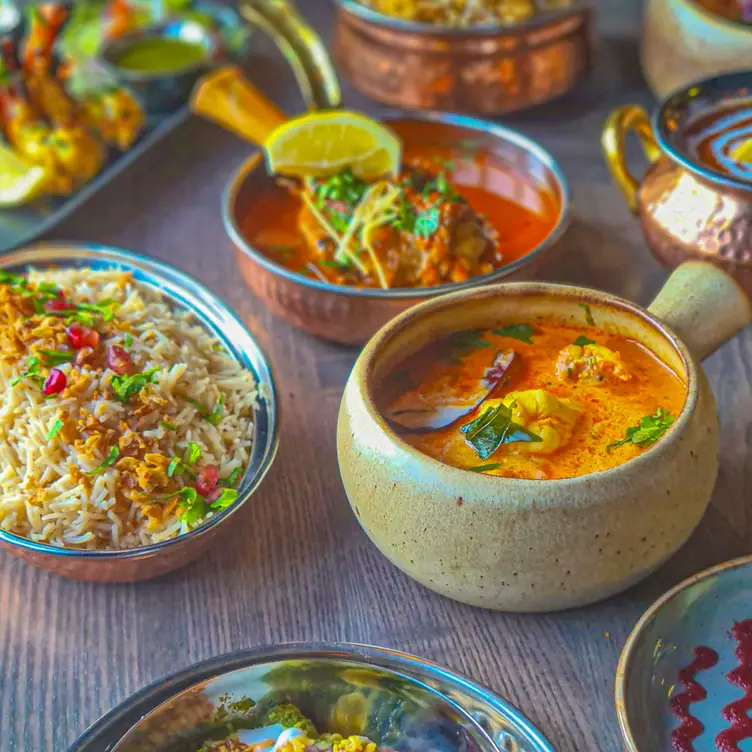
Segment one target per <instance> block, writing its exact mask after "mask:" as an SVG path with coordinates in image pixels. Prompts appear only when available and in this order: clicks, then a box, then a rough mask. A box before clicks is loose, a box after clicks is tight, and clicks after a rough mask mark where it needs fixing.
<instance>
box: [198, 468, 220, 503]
mask: <svg viewBox="0 0 752 752" xmlns="http://www.w3.org/2000/svg"><path fill="white" fill-rule="evenodd" d="M218 481H219V473H218V472H217V466H216V465H207V466H206V467H204V468H203V469H202V470H201V472H199V474H198V477H197V478H196V490H197V491H198V492H199V493H200V494H201V495H202V496H208V495H209V494H210V493H211V492H212V491H213V490H214V488H215V487H216V485H217V482H218Z"/></svg>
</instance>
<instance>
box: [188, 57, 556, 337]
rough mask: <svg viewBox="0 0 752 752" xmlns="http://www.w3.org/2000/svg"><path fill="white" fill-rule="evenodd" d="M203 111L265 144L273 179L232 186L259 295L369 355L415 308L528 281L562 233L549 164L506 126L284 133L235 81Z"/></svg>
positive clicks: (283, 125) (258, 166) (282, 124)
mask: <svg viewBox="0 0 752 752" xmlns="http://www.w3.org/2000/svg"><path fill="white" fill-rule="evenodd" d="M241 92H244V93H241ZM194 109H195V110H196V111H198V112H199V113H200V114H202V115H204V116H206V117H209V118H211V119H214V120H218V121H219V122H221V123H222V124H224V125H226V126H228V127H231V128H232V129H234V130H236V131H238V132H240V133H242V134H243V135H245V136H246V137H248V138H250V139H251V140H254V141H256V142H257V143H262V144H263V147H264V154H265V156H266V170H264V167H263V164H262V163H261V161H260V160H259V158H258V157H255V158H252V159H251V160H250V161H249V162H247V163H246V165H244V166H243V167H242V168H241V170H240V171H239V173H238V174H237V175H236V177H235V178H234V179H233V180H232V182H231V184H230V187H229V189H228V192H227V194H226V197H225V207H224V211H225V222H226V226H227V229H228V232H229V234H230V236H231V238H232V240H233V243H234V244H235V246H236V249H237V251H238V261H239V264H240V268H241V271H243V274H244V276H245V278H246V281H247V282H248V283H249V285H250V286H251V288H252V289H253V290H254V292H255V293H256V294H257V295H259V296H260V297H261V298H262V299H264V301H265V302H266V303H267V305H268V306H269V307H270V308H271V309H272V310H273V311H274V312H275V313H277V314H279V315H281V316H283V317H285V318H286V319H288V320H289V321H291V322H292V323H293V324H295V325H297V326H299V327H300V328H303V329H305V330H306V331H308V332H310V333H312V334H316V335H318V336H322V337H325V338H327V339H331V340H335V341H339V342H344V343H361V342H363V341H365V339H367V338H368V337H369V336H370V335H371V334H373V332H374V331H376V329H378V328H379V326H381V325H382V324H383V323H384V322H385V321H386V320H388V319H389V318H391V316H393V315H394V314H395V313H397V312H399V311H400V310H402V309H404V308H406V307H408V306H409V305H411V304H412V303H414V302H416V301H417V300H419V299H422V298H425V297H428V296H432V295H437V294H440V293H443V292H446V291H447V290H448V289H455V288H457V287H458V286H467V285H475V284H482V283H483V282H485V281H488V280H490V279H496V278H499V277H507V276H510V275H513V274H525V275H530V274H532V273H533V270H534V268H536V267H537V264H538V263H540V262H541V261H542V257H543V255H544V254H545V253H546V251H548V250H549V249H551V248H552V245H553V243H554V242H555V240H556V239H557V238H558V236H559V235H560V233H561V232H562V231H563V229H564V227H565V225H566V221H567V216H566V215H567V211H568V192H567V187H566V184H565V182H564V179H563V177H562V175H561V173H560V171H559V170H558V168H557V167H556V165H555V164H554V163H553V160H552V159H551V158H550V157H549V156H548V155H547V154H546V153H545V152H543V150H542V149H540V147H538V146H537V145H535V144H533V143H531V142H529V141H528V140H527V139H525V138H524V137H523V136H521V135H520V134H517V133H514V132H512V131H508V130H506V129H503V128H501V127H498V126H490V125H487V124H485V123H480V122H478V121H473V120H470V119H467V118H461V117H456V116H455V117H453V116H448V115H426V116H415V117H406V116H403V115H399V114H397V113H395V114H388V115H387V116H385V117H384V118H383V119H382V122H378V121H375V120H372V119H370V118H367V117H365V116H363V115H360V114H358V113H351V112H343V111H331V112H327V113H319V114H312V115H308V116H303V117H299V118H294V119H292V120H287V119H286V118H285V116H284V115H283V114H282V113H281V112H279V110H277V109H276V108H274V107H273V105H271V104H270V103H269V102H267V101H265V100H263V98H261V95H260V94H258V92H255V91H254V90H253V89H252V88H250V86H249V84H247V82H243V81H242V79H240V78H239V77H238V74H237V72H235V71H233V70H227V71H222V72H220V73H217V74H213V75H212V76H211V77H209V78H208V79H206V80H205V81H204V83H203V84H202V85H201V86H200V87H199V89H198V91H197V93H196V95H195V97H194Z"/></svg>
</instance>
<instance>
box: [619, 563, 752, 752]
mask: <svg viewBox="0 0 752 752" xmlns="http://www.w3.org/2000/svg"><path fill="white" fill-rule="evenodd" d="M750 564H752V554H746V555H745V556H740V557H738V558H736V559H731V560H729V561H724V562H721V563H720V564H715V565H713V566H712V567H708V568H707V569H703V570H701V571H700V572H697V573H696V574H693V575H691V576H689V577H687V578H686V579H685V580H682V581H681V582H680V583H679V584H677V585H674V587H672V588H671V589H670V590H668V591H667V592H665V593H664V594H663V595H661V596H660V597H659V598H657V599H656V600H655V601H654V602H653V603H652V604H651V605H650V606H649V607H648V609H647V610H646V611H645V612H644V613H643V615H642V616H641V617H640V618H639V620H638V621H637V623H636V624H635V625H634V627H632V631H631V632H630V633H629V636H628V637H627V641H626V642H625V643H624V647H623V648H622V651H621V655H620V656H619V662H618V663H617V665H616V676H615V679H614V701H615V703H616V718H617V720H618V722H619V731H620V732H621V737H622V740H623V742H624V745H625V747H626V749H627V752H646V751H641V750H640V748H639V747H638V746H637V743H636V741H635V739H634V736H633V735H632V726H631V723H630V718H629V711H628V703H627V675H628V673H629V668H630V663H631V660H632V658H633V656H634V654H635V652H636V650H637V648H638V646H639V642H640V640H641V638H642V636H643V634H644V633H645V630H646V629H647V628H648V627H649V626H650V624H651V623H652V622H653V619H654V618H655V616H656V615H657V614H658V612H659V611H660V610H661V609H662V608H663V607H664V606H665V605H666V604H667V603H668V602H669V601H672V600H673V599H674V598H675V597H676V596H678V595H679V594H680V593H682V592H684V591H685V590H687V589H688V588H691V587H693V586H694V585H696V584H697V583H698V582H702V581H703V580H706V579H709V578H710V577H714V576H715V575H717V574H721V573H722V572H726V571H729V570H732V569H740V568H742V567H746V566H748V565H750Z"/></svg>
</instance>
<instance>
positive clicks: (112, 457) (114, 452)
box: [86, 445, 120, 475]
mask: <svg viewBox="0 0 752 752" xmlns="http://www.w3.org/2000/svg"><path fill="white" fill-rule="evenodd" d="M119 456H120V449H118V447H117V446H114V445H113V446H111V447H110V451H109V452H107V458H106V459H105V461H104V462H103V463H102V464H101V465H99V467H95V468H94V469H93V470H89V471H88V472H87V473H86V474H87V475H96V474H97V473H101V472H102V470H104V469H105V468H107V467H109V466H110V465H114V464H115V463H116V462H117V458H118V457H119Z"/></svg>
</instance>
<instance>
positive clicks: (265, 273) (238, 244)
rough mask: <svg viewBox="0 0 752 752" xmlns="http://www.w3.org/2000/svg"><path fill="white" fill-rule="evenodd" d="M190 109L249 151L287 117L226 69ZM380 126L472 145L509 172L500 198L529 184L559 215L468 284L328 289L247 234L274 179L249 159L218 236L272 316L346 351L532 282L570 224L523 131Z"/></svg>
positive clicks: (557, 186) (461, 120) (438, 118)
mask: <svg viewBox="0 0 752 752" xmlns="http://www.w3.org/2000/svg"><path fill="white" fill-rule="evenodd" d="M321 104H322V105H324V106H325V105H326V104H327V103H326V102H325V101H322V102H321ZM192 107H193V109H194V112H196V113H197V114H199V115H201V116H203V117H206V118H208V119H210V120H214V121H216V122H218V123H220V124H221V125H223V126H224V127H226V128H228V129H230V130H232V131H234V132H236V133H238V134H239V135H240V136H242V137H243V138H245V139H246V140H249V141H251V142H253V143H255V144H259V143H263V141H264V139H265V137H266V136H267V135H268V134H269V133H270V132H271V131H272V130H273V129H274V128H275V127H277V126H278V125H280V124H281V123H283V122H284V120H285V119H286V116H285V115H284V113H282V112H281V111H280V110H279V109H278V108H277V107H276V106H275V105H274V104H272V103H271V102H269V101H268V100H267V99H266V98H265V97H264V95H263V94H261V93H260V92H259V91H257V90H256V89H255V88H254V87H253V86H252V85H251V84H250V83H249V82H248V81H246V80H245V79H242V78H241V77H239V75H238V72H237V71H235V70H234V69H230V68H228V69H223V70H219V71H216V72H215V73H212V74H209V75H208V76H207V77H205V78H204V80H203V82H201V83H200V84H199V86H198V87H197V89H196V91H195V93H194V97H193V101H192ZM381 119H382V120H385V121H390V120H391V121H402V122H403V123H411V122H416V121H420V122H422V123H425V124H426V130H424V131H423V133H422V136H421V144H425V141H424V140H423V139H425V138H430V139H431V140H433V139H435V140H436V141H435V143H441V144H444V143H450V144H451V143H457V142H460V141H462V140H468V139H471V140H472V141H473V142H474V143H475V144H477V148H479V149H481V150H484V151H488V152H489V153H492V154H493V155H494V158H495V159H497V160H498V161H500V162H501V163H503V164H505V165H509V166H510V168H511V170H510V172H509V176H508V177H509V179H508V180H507V181H506V182H507V183H508V185H507V186H506V188H505V189H504V195H508V196H509V197H512V198H518V199H519V197H522V196H524V195H525V192H526V190H528V191H529V189H530V182H532V183H534V184H535V185H537V186H540V187H541V189H542V190H543V191H545V192H546V193H547V194H550V195H551V196H552V197H553V199H554V201H555V204H556V207H557V216H556V221H555V224H554V226H553V227H552V229H551V231H550V232H549V234H548V236H547V237H546V238H545V239H544V240H543V241H542V242H541V243H540V244H539V245H538V246H537V247H535V248H533V249H531V250H530V251H529V252H528V253H527V254H526V255H524V256H523V257H521V258H519V259H517V260H516V261H512V262H510V263H509V264H507V265H506V266H503V267H501V268H499V269H496V270H495V271H493V272H492V273H490V274H486V275H482V276H478V277H473V278H471V279H469V280H467V281H466V282H462V283H454V284H444V285H439V286H436V287H423V288H391V289H387V290H382V289H375V288H361V287H350V286H344V285H335V284H330V283H327V282H321V281H318V280H316V279H312V278H310V277H306V276H304V275H302V274H299V273H297V272H294V271H291V270H290V269H288V268H286V267H284V266H282V265H280V264H278V263H276V262H275V261H273V260H272V259H271V258H269V257H268V256H266V255H265V254H263V253H262V252H260V251H259V250H257V249H255V248H254V247H253V246H252V244H251V243H249V241H248V240H247V239H246V237H245V236H244V233H243V228H242V225H243V218H244V217H245V216H247V215H248V214H249V213H250V212H253V211H254V202H255V201H256V199H257V198H258V196H259V195H260V193H261V191H263V190H264V188H265V187H268V186H269V185H270V181H272V180H273V178H272V177H270V176H269V175H268V174H267V172H266V169H265V166H264V160H263V158H262V156H261V155H260V154H254V155H253V156H251V157H250V158H249V159H248V160H247V161H246V162H245V163H244V164H243V165H241V167H240V168H239V169H238V170H237V172H236V173H235V175H234V176H233V177H232V178H231V179H230V182H229V184H228V186H227V188H226V190H225V192H224V195H223V198H222V217H223V221H224V225H225V230H226V231H227V234H228V235H229V237H230V239H231V240H232V244H233V246H234V249H235V256H236V259H237V263H238V267H239V269H240V272H241V274H242V275H243V278H244V279H245V281H246V283H247V284H248V286H249V287H250V289H251V290H252V291H253V293H254V294H255V295H256V297H257V298H259V299H260V300H262V301H263V303H264V304H265V305H266V306H267V308H269V310H271V311H272V313H274V314H275V315H277V316H279V317H280V318H283V319H285V320H286V321H288V322H289V323H290V324H292V325H293V326H295V327H297V328H299V329H302V330H303V331H305V332H307V333H308V334H312V335H314V336H317V337H321V338H323V339H327V340H330V341H332V342H338V343H341V344H347V345H359V344H363V343H364V342H366V341H367V340H368V339H370V337H371V336H372V335H373V334H374V333H375V332H376V331H378V329H380V328H381V326H383V325H384V324H385V323H386V322H387V321H389V319H391V318H393V317H394V316H396V315H397V314H398V313H401V312H402V311H404V310H405V309H406V308H409V307H410V306H412V305H414V304H416V303H418V302H421V301H423V300H427V299H428V298H432V297H436V296H437V295H441V294H443V293H446V292H450V291H451V292H454V291H457V290H464V289H467V288H470V287H477V286H479V285H483V284H486V283H488V282H492V281H499V280H501V279H504V280H507V279H509V280H511V279H530V278H532V277H534V276H535V275H536V273H537V272H538V271H539V270H540V268H541V266H542V265H543V264H544V262H547V261H549V260H550V258H551V254H552V252H553V251H554V250H555V246H556V241H557V240H558V239H559V238H560V236H561V235H562V233H563V232H564V230H565V229H566V227H567V226H568V224H569V215H570V198H569V188H568V186H567V183H566V179H565V177H564V175H563V173H562V171H561V169H560V168H559V166H558V165H557V164H556V162H555V161H554V159H553V157H551V155H550V154H548V153H547V152H546V151H545V150H544V149H543V148H542V147H540V146H539V145H538V144H536V143H535V142H534V141H531V140H530V139H528V138H527V137H525V136H523V135H522V134H520V133H517V132H515V131H513V130H510V129H508V128H505V127H503V126H500V125H495V124H492V123H486V122H483V121H480V120H474V119H472V118H468V117H464V116H460V115H445V114H439V113H422V114H420V115H405V114H404V113H402V114H401V113H398V112H388V113H384V114H382V116H381ZM426 134H428V135H426ZM517 176H520V177H517ZM489 180H493V178H489ZM528 181H529V182H528ZM494 190H497V189H494ZM498 190H502V189H498ZM519 200H522V199H519Z"/></svg>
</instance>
